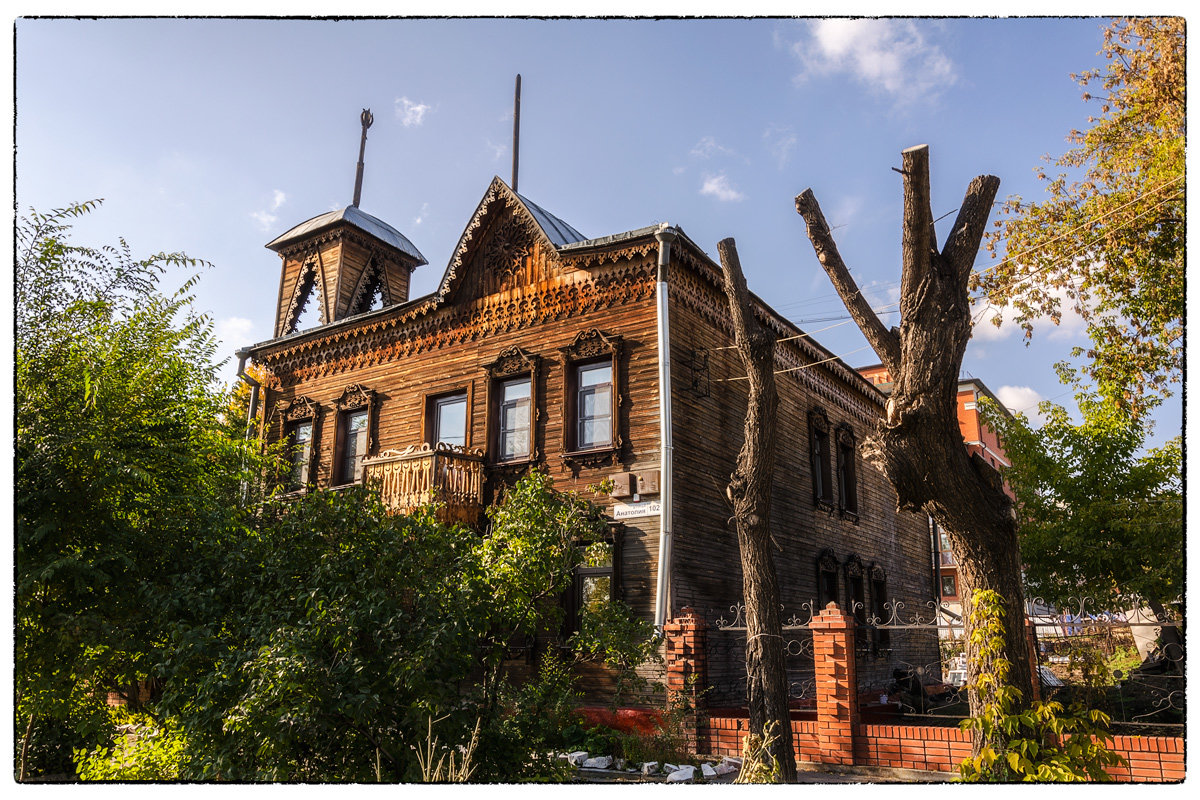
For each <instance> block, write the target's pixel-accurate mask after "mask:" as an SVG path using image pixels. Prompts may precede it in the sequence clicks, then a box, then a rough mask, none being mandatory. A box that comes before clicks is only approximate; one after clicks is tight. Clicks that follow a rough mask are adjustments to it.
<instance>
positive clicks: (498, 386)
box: [486, 345, 541, 464]
mask: <svg viewBox="0 0 1200 800" xmlns="http://www.w3.org/2000/svg"><path fill="white" fill-rule="evenodd" d="M540 362H541V359H540V358H539V357H538V356H536V355H534V354H533V353H530V352H527V351H526V350H523V349H522V348H520V347H517V346H516V345H513V346H512V347H507V348H505V349H504V350H501V351H500V355H499V356H497V358H496V360H495V361H493V362H492V363H491V364H488V365H487V366H486V369H487V374H488V378H490V382H489V383H488V412H487V419H488V424H487V438H488V452H489V453H490V458H491V461H492V462H493V463H495V464H505V463H509V464H522V463H525V462H527V461H532V460H534V459H536V458H537V457H538V448H537V430H536V427H537V421H538V374H539V365H540Z"/></svg>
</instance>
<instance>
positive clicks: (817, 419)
mask: <svg viewBox="0 0 1200 800" xmlns="http://www.w3.org/2000/svg"><path fill="white" fill-rule="evenodd" d="M808 426H809V427H810V428H812V430H814V431H816V432H818V433H829V417H827V416H825V412H824V411H822V410H821V409H819V408H814V409H812V410H810V411H809V412H808Z"/></svg>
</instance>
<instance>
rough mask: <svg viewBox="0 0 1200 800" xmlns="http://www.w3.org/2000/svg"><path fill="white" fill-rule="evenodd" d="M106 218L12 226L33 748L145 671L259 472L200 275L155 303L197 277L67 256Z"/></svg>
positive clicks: (168, 259) (178, 259) (181, 262)
mask: <svg viewBox="0 0 1200 800" xmlns="http://www.w3.org/2000/svg"><path fill="white" fill-rule="evenodd" d="M97 205H98V203H97V202H92V203H83V204H78V205H73V206H69V207H67V208H64V209H59V210H56V211H53V212H51V213H49V214H38V213H32V214H31V215H30V216H29V217H26V218H24V219H22V220H20V221H19V223H18V225H17V269H16V273H15V278H16V281H15V286H16V312H17V314H16V333H17V339H16V370H15V378H16V380H15V383H16V397H15V405H16V441H15V451H16V472H15V490H16V491H15V494H16V594H15V640H14V650H15V671H14V678H15V683H16V693H17V703H16V706H17V713H18V715H19V717H20V718H21V720H22V722H24V721H25V720H29V719H32V720H34V721H35V722H37V721H38V720H40V723H39V724H34V723H30V724H29V725H24V724H22V725H20V726H19V728H18V729H19V730H29V732H30V736H31V737H32V736H35V735H36V731H37V730H38V728H39V725H40V724H46V723H48V722H50V721H51V720H66V719H68V718H70V717H71V716H72V715H76V714H77V711H78V708H79V706H80V704H85V705H86V703H87V698H88V697H90V696H95V695H96V694H97V693H100V694H101V695H102V694H103V693H104V692H107V691H110V690H114V689H118V690H119V689H121V688H122V687H127V686H130V685H133V684H134V683H136V682H137V681H140V680H144V679H146V678H147V677H148V676H150V675H151V674H152V673H151V666H152V662H153V659H154V652H155V650H156V648H158V647H159V646H160V645H161V644H162V643H163V641H164V637H165V636H166V633H167V630H168V627H169V626H168V620H167V619H166V618H164V617H163V616H162V614H161V613H160V608H159V606H158V604H157V600H158V598H159V597H160V595H161V594H162V592H163V590H164V588H165V587H167V586H169V585H170V584H171V583H172V581H173V578H174V577H175V576H177V575H178V574H179V571H180V567H181V565H183V564H186V563H188V560H189V559H190V558H191V557H192V555H193V554H194V552H195V548H196V546H197V541H198V540H199V539H200V538H201V536H202V534H203V533H204V532H206V531H208V530H210V529H213V528H215V527H220V526H223V525H226V524H228V521H229V520H230V519H231V518H232V517H235V516H236V515H237V514H238V513H240V512H239V507H240V503H239V499H240V495H239V492H238V489H239V480H240V479H241V478H243V477H246V476H247V475H248V474H249V470H250V469H251V468H252V464H253V463H254V454H253V453H252V452H251V451H250V450H249V448H248V447H247V446H246V445H244V444H243V443H242V442H241V441H240V440H239V439H237V438H232V437H230V436H229V435H228V429H227V426H226V425H225V423H224V421H223V419H222V415H221V411H222V408H223V406H224V404H225V402H226V398H225V397H224V396H223V395H222V393H221V392H220V391H219V390H218V389H217V388H216V384H215V382H214V377H215V370H216V367H215V366H214V365H213V363H212V360H213V355H214V352H215V343H214V340H213V337H212V331H211V325H210V323H209V321H208V319H207V318H205V317H203V316H201V315H197V314H195V313H193V312H192V311H191V309H190V300H191V298H190V295H189V292H190V290H191V288H192V286H193V285H194V280H195V278H194V277H193V278H191V279H189V280H187V281H186V282H185V283H184V284H183V287H182V288H181V289H179V290H178V291H175V292H173V293H170V294H166V293H163V292H161V291H160V289H159V281H160V279H161V277H162V276H163V274H164V273H165V271H166V270H168V269H169V268H173V267H174V268H178V267H183V268H187V269H193V268H196V267H199V266H201V265H202V263H201V262H198V261H196V260H194V259H191V258H188V257H187V256H184V255H182V254H179V253H170V254H167V253H160V254H158V255H155V256H151V257H150V258H147V259H137V258H135V257H134V256H133V255H132V254H131V250H130V248H129V246H128V245H127V244H126V243H125V242H124V241H123V240H122V241H121V242H120V243H119V245H117V246H110V247H103V248H98V249H97V248H89V247H83V246H78V245H75V244H73V243H72V242H71V240H70V227H71V222H72V220H73V219H75V218H77V217H79V216H80V215H82V214H85V213H88V212H90V211H92V210H94V209H95V208H96V206H97ZM68 752H69V750H68Z"/></svg>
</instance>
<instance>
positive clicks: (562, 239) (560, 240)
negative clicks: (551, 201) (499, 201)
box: [517, 194, 587, 247]
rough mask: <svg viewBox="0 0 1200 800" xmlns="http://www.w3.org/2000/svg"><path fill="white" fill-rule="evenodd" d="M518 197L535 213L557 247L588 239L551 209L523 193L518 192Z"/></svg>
mask: <svg viewBox="0 0 1200 800" xmlns="http://www.w3.org/2000/svg"><path fill="white" fill-rule="evenodd" d="M517 197H519V198H520V199H521V202H522V203H524V204H525V207H526V208H528V209H529V213H530V214H533V218H534V219H535V220H537V224H538V225H540V226H541V227H542V230H543V231H545V232H546V236H547V237H549V239H550V241H551V242H553V243H554V246H555V247H562V246H564V245H568V244H573V243H574V242H582V241H583V240H585V239H587V237H586V236H584V235H583V234H582V233H580V232H579V231H577V230H575V229H574V228H573V227H571V226H570V225H568V224H567V223H566V222H563V221H562V220H561V219H559V218H558V217H556V216H554V215H553V214H551V213H550V212H549V211H547V210H546V209H544V208H542V207H541V206H539V205H538V204H537V203H535V202H533V201H532V200H530V199H529V198H528V197H525V196H524V195H521V194H518V195H517Z"/></svg>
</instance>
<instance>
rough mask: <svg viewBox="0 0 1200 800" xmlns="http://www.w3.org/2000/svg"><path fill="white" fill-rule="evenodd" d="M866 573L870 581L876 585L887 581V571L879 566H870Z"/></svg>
mask: <svg viewBox="0 0 1200 800" xmlns="http://www.w3.org/2000/svg"><path fill="white" fill-rule="evenodd" d="M868 573H869V575H870V576H871V580H873V581H875V582H876V583H882V582H883V581H886V580H887V570H885V569H884V568H883V566H882V565H880V564H872V565H871V568H870V570H868Z"/></svg>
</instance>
